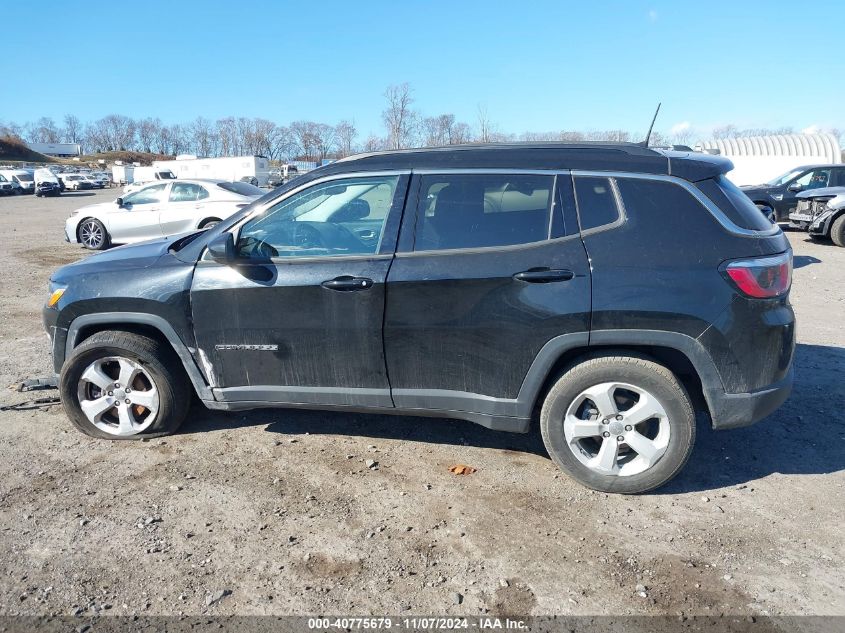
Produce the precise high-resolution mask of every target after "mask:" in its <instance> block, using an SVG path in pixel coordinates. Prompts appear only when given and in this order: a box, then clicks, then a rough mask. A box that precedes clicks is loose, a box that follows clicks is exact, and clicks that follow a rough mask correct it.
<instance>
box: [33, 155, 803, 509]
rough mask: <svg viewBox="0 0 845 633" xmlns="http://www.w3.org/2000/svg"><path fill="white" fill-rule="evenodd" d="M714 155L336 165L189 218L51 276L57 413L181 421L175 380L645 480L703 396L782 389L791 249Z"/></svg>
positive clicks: (210, 392)
mask: <svg viewBox="0 0 845 633" xmlns="http://www.w3.org/2000/svg"><path fill="white" fill-rule="evenodd" d="M731 167H732V165H731V163H730V161H728V160H725V159H723V158H719V157H714V156H708V155H704V154H690V153H676V152H672V151H663V152H658V151H653V150H650V149H647V148H643V147H641V146H639V145H635V144H581V145H565V144H557V143H549V144H532V145H516V146H508V145H490V146H472V147H462V148H456V149H448V150H444V149H438V150H415V151H410V152H385V153H375V154H366V155H362V156H359V157H351V158H347V159H343V160H340V161H337V162H335V163H333V164H331V165H328V166H325V167H322V168H319V169H316V170H314V171H311V172H309V173H308V174H306V175H303V176H301V177H300V178H298V179H296V180H295V181H293V182H291V183H289V184H288V185H287V186H285V187H281V188H279V189H276V190H274V191H272V192H270V193H268V194H266V195H265V196H264V197H262V198H260V199H258V200H256V201H255V202H253V203H252V204H251V205H249V206H248V207H246V208H244V209H242V210H241V211H240V212H238V213H236V214H235V215H233V216H232V217H230V218H229V219H227V220H225V221H223V222H220V223H219V224H217V226H215V227H214V228H212V229H211V230H209V231H203V232H196V233H190V234H186V235H181V236H178V237H171V238H162V239H158V240H154V241H150V242H147V243H145V244H137V245H131V246H126V247H123V248H120V249H117V250H115V251H110V252H108V253H103V254H98V255H94V256H92V257H88V258H85V259H83V260H81V261H79V262H77V263H74V264H70V265H68V266H64V267H62V268H60V269H59V270H57V271H56V272H55V273H54V274H53V275H52V277H51V281H50V298H49V300H48V302H47V305H46V307H45V309H44V323H45V326H46V329H47V332H48V333H49V335H50V337H51V338H52V346H51V349H52V350H53V354H54V357H53V359H54V365H55V368H56V370H57V371H60V372H61V377H60V390H61V398H62V403H63V406H64V408H65V411H66V412H67V415H68V416H69V418H70V419H71V421H72V422H73V423H74V424H75V425H76V426H77V427H78V428H79V429H80V430H81V431H83V432H84V433H87V434H88V435H91V436H95V437H100V438H126V439H129V438H134V439H140V438H144V437H149V436H156V435H162V434H166V433H172V432H173V431H175V430H176V429H177V428H178V426H179V425H180V424H181V423H182V421H183V420H184V419H185V415H186V412H187V410H188V406H189V405H190V402H191V397H192V395H191V394H192V390H193V391H196V393H197V394H198V396H199V398H200V399H201V400H202V401H203V402H204V403H205V405H206V406H208V407H209V408H212V409H223V410H229V411H237V410H242V409H250V408H256V407H295V408H315V409H332V410H347V411H349V410H351V411H375V412H378V413H398V414H403V415H408V414H411V415H423V416H433V417H453V418H459V419H464V420H470V421H472V422H476V423H478V424H481V425H484V426H486V427H489V428H491V429H496V430H501V431H513V432H522V433H524V432H527V431H528V430H529V429H530V428H531V426H532V423H535V422H536V423H537V424H539V427H540V431H541V433H542V436H543V440H544V442H545V445H546V448H547V450H548V452H549V454H550V455H551V457H552V459H553V460H554V461H555V463H556V464H558V466H560V467H561V468H562V469H563V470H564V471H565V472H567V473H568V474H569V475H571V476H572V477H574V478H575V479H576V480H578V481H580V482H582V483H583V484H585V485H587V486H590V487H592V488H595V489H598V490H603V491H607V492H621V493H636V492H643V491H646V490H650V489H652V488H656V487H658V486H660V485H662V484H664V483H666V482H667V481H668V480H670V479H671V478H672V477H674V476H675V475H676V474H677V473H678V472H679V471H680V470H681V468H682V467H683V465H684V464H685V462H686V461H687V459H688V457H689V456H690V453H691V451H692V446H693V443H694V440H695V428H696V426H695V420H696V417H695V407H696V405H697V403H701V404H702V406H703V407H704V410H705V411H706V413H707V414H709V419H710V420H711V423H712V425H713V426H714V427H715V428H717V429H725V428H731V427H737V426H743V425H747V424H751V423H753V422H756V421H758V420H760V419H762V418H764V417H765V416H767V415H768V414H769V413H771V412H772V411H773V410H774V409H776V408H777V407H778V406H780V404H781V403H782V402H783V401H784V400H785V399H786V397H787V396H788V394H789V392H790V389H791V385H792V380H793V371H792V356H793V347H794V335H795V322H794V316H793V312H792V308H791V306H790V303H789V290H790V284H791V270H792V268H791V264H792V252H791V250H790V246H789V242H788V241H787V240H786V238H785V237H784V235H783V233H782V232H781V230H780V229H779V228H778V227H777V226H773V225H772V224H771V223H769V222H767V221H766V220H765V218H763V217H762V216H761V214H760V213H759V212H758V210H757V208H756V207H755V206H754V205H753V204H752V203H751V202H750V201H749V200H748V199H747V198H746V197H745V196H744V195H743V194H742V193H741V192H740V191H739V189H737V188H736V187H735V186H733V185H732V184H731V183H730V181H728V180H727V179H726V178H725V177H724V174H725V173H726V172H727V171H728V170H729V169H730V168H731ZM103 228H105V225H104V226H103ZM535 411H539V412H540V413H539V419H538V420H535V419H534V417H533V413H534V412H535ZM725 439H726V441H731V440H730V438H729V437H726V438H725ZM315 458H316V456H315Z"/></svg>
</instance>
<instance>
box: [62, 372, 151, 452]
mask: <svg viewBox="0 0 845 633" xmlns="http://www.w3.org/2000/svg"><path fill="white" fill-rule="evenodd" d="M77 395H78V398H79V407H80V409H82V412H83V413H84V414H85V417H87V418H88V420H89V421H90V422H91V423H92V424H93V425H94V426H96V427H97V428H98V429H100V430H101V431H103V432H105V433H109V434H111V435H119V436H127V435H137V434H138V433H142V432H143V431H145V430H146V429H148V428H149V427H150V426H151V425H152V424H153V422H155V419H156V415H157V414H158V410H159V394H158V389H157V388H156V385H155V382H154V381H153V379H152V377H151V376H150V374H149V373H148V372H147V371H146V370H145V369H144V368H143V367H142V366H141V365H140V364H139V363H137V362H136V361H134V360H130V359H128V358H124V357H121V356H109V357H107V358H101V359H98V360H96V361H94V362H93V363H91V364H90V365H88V367H86V368H85V371H83V372H82V375H81V377H80V378H79V383H78V386H77Z"/></svg>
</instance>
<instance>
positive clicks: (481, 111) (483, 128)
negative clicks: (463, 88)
mask: <svg viewBox="0 0 845 633" xmlns="http://www.w3.org/2000/svg"><path fill="white" fill-rule="evenodd" d="M493 133H494V130H493V123H492V122H491V121H490V114H489V113H488V112H487V106H484V105H481V104H479V105H478V140H479V141H480V142H482V143H489V142H490V141H491V140H492V136H493Z"/></svg>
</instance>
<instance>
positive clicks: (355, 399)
mask: <svg viewBox="0 0 845 633" xmlns="http://www.w3.org/2000/svg"><path fill="white" fill-rule="evenodd" d="M407 185H408V176H407V175H403V174H397V173H391V174H384V175H379V174H375V175H371V176H358V177H345V178H343V177H335V178H330V179H326V180H321V181H317V182H316V183H313V184H308V185H305V186H304V187H303V188H301V189H299V190H295V191H294V192H293V193H291V194H288V195H287V196H286V197H285V198H284V199H282V200H281V201H277V202H270V203H268V206H267V207H266V208H264V209H263V210H262V209H258V210H256V213H255V214H253V215H251V216H250V217H249V218H248V219H246V221H245V222H244V223H242V224H241V225H240V226H238V227H236V228H235V229H234V230H235V231H236V251H237V254H238V261H237V263H236V264H234V265H223V264H219V263H215V262H212V261H204V260H201V261H200V262H199V263H198V264H197V268H196V272H195V274H194V279H193V284H192V288H191V305H192V311H193V318H194V329H195V333H196V338H197V347H198V350H197V353H198V355H199V357H200V362H201V363H202V365H203V367H204V368H205V370H206V373H207V374H208V375H209V378H210V379H211V380H212V382H213V387H214V389H215V396H216V397H217V398H218V399H221V400H225V401H250V402H274V403H286V404H303V405H308V404H319V405H332V404H334V405H344V406H370V407H392V400H391V398H390V385H389V383H388V379H387V373H386V368H385V362H384V351H383V346H382V323H383V316H384V299H385V281H386V278H387V273H388V270H389V268H390V265H391V261H392V259H393V253H394V250H395V246H396V236H397V233H398V224H399V218H400V216H401V212H402V205H403V203H404V199H405V198H404V196H405V191H406V189H407Z"/></svg>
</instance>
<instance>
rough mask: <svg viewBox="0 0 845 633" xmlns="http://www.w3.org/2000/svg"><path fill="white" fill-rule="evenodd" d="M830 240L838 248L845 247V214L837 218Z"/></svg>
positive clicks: (831, 228)
mask: <svg viewBox="0 0 845 633" xmlns="http://www.w3.org/2000/svg"><path fill="white" fill-rule="evenodd" d="M830 239H831V240H833V243H834V244H836V245H837V246H845V213H843V214H842V215H840V216H839V217H838V218H836V219H835V220H834V221H833V224H832V225H831V226H830Z"/></svg>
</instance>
